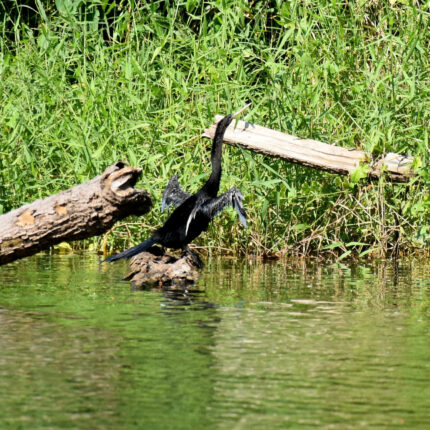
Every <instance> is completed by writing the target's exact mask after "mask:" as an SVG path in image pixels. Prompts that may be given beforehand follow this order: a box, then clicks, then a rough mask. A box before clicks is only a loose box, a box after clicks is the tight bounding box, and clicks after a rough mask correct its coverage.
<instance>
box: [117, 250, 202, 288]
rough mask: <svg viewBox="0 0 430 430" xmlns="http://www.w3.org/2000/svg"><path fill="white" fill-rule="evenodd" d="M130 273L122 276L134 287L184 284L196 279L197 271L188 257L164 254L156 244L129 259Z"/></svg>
mask: <svg viewBox="0 0 430 430" xmlns="http://www.w3.org/2000/svg"><path fill="white" fill-rule="evenodd" d="M130 267H131V273H130V274H129V275H128V276H127V277H126V278H124V279H125V280H126V281H131V283H132V284H133V286H134V287H136V288H141V287H143V286H153V285H157V286H163V285H184V284H190V283H193V282H194V281H196V280H197V279H198V277H199V273H198V271H197V269H196V267H195V266H194V264H193V263H192V261H190V259H189V258H188V257H187V256H185V257H181V258H178V257H174V256H173V255H170V254H164V253H163V252H162V250H161V249H160V248H159V247H158V246H153V247H151V248H150V249H149V250H148V251H145V252H142V253H140V254H138V255H136V256H135V257H133V258H132V259H131V261H130Z"/></svg>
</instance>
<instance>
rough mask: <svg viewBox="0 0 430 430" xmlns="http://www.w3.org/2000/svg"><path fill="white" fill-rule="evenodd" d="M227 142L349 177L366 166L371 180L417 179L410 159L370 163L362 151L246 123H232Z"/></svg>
mask: <svg viewBox="0 0 430 430" xmlns="http://www.w3.org/2000/svg"><path fill="white" fill-rule="evenodd" d="M220 119H222V115H217V116H216V122H218V121H219V120H220ZM215 129H216V123H215V124H214V125H212V126H211V127H210V128H209V129H207V130H205V132H204V134H203V137H208V138H211V139H212V138H213V136H214V134H215ZM224 141H225V142H227V143H230V144H235V143H236V144H238V145H240V146H241V147H243V148H245V149H249V150H251V151H254V152H258V153H261V154H265V155H269V156H271V157H276V158H281V159H283V160H286V161H290V162H292V163H297V164H301V165H303V166H309V167H313V168H316V169H320V170H325V171H328V172H332V173H337V174H342V175H348V174H350V173H351V172H353V171H354V170H355V169H356V168H357V167H359V166H360V164H362V163H367V164H368V165H369V176H370V177H371V178H378V177H379V176H381V174H382V172H385V174H386V175H387V178H388V179H389V180H391V181H393V182H407V181H408V179H409V178H410V177H412V176H414V172H413V170H412V168H411V165H412V162H413V157H411V156H405V155H400V154H394V153H392V152H390V153H388V154H386V155H385V156H384V157H383V158H381V159H379V160H377V161H374V162H371V161H370V160H371V157H370V155H369V154H367V153H366V152H364V151H361V150H357V149H351V148H342V147H340V146H334V145H329V144H327V143H323V142H319V141H317V140H312V139H301V138H299V137H296V136H292V135H289V134H286V133H282V132H280V131H275V130H271V129H270V128H266V127H262V126H260V125H256V124H252V123H248V122H244V121H238V122H237V125H235V123H234V122H232V123H231V124H230V126H229V127H228V128H227V131H226V133H225V135H224Z"/></svg>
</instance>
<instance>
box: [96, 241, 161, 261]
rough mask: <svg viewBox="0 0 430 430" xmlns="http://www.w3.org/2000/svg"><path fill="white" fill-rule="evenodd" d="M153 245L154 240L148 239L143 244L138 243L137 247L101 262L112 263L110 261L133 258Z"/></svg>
mask: <svg viewBox="0 0 430 430" xmlns="http://www.w3.org/2000/svg"><path fill="white" fill-rule="evenodd" d="M154 243H155V240H154V239H152V238H149V239H147V240H145V241H144V242H142V243H139V245H136V246H133V247H132V248H129V249H126V250H125V251H122V252H120V253H119V254H114V255H111V256H110V257H108V258H106V259H105V260H103V261H102V263H104V262H108V263H112V261H117V260H122V259H123V258H131V257H134V256H135V255H137V254H140V253H141V252H143V251H146V250H147V249H148V248H150V247H151V246H152V245H154Z"/></svg>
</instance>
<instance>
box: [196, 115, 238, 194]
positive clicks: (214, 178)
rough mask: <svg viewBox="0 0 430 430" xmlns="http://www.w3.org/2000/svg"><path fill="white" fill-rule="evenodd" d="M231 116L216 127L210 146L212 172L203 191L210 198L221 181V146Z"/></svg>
mask: <svg viewBox="0 0 430 430" xmlns="http://www.w3.org/2000/svg"><path fill="white" fill-rule="evenodd" d="M232 120H233V117H232V115H227V116H225V117H224V118H223V119H222V120H221V121H220V122H219V123H218V125H217V128H216V131H215V136H214V139H213V144H212V151H211V162H212V172H211V175H210V176H209V179H208V181H207V182H206V184H205V186H204V187H203V189H204V190H205V192H206V193H207V194H209V195H210V196H211V197H216V196H217V194H218V190H219V184H220V181H221V173H222V168H221V156H222V144H223V140H224V134H225V130H226V129H227V127H228V126H229V125H230V123H231V122H232Z"/></svg>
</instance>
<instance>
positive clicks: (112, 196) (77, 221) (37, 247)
mask: <svg viewBox="0 0 430 430" xmlns="http://www.w3.org/2000/svg"><path fill="white" fill-rule="evenodd" d="M140 174H141V169H136V168H133V167H129V166H126V165H125V164H124V163H122V162H118V163H116V164H114V165H113V166H110V167H108V168H107V169H106V170H105V172H104V173H103V174H102V175H100V176H97V177H95V178H93V179H92V180H90V181H88V182H86V183H84V184H81V185H77V186H75V187H73V188H71V189H69V190H66V191H62V192H60V193H58V194H55V195H52V196H50V197H47V198H45V199H41V200H36V201H34V202H33V203H30V204H27V205H25V206H22V207H20V208H19V209H15V210H13V211H11V212H8V213H6V214H5V215H1V216H0V265H1V264H5V263H9V262H11V261H14V260H17V259H18V258H23V257H27V256H29V255H33V254H35V253H37V252H39V251H41V250H43V249H47V248H49V247H50V246H52V245H55V244H57V243H60V242H62V241H71V240H78V239H85V238H88V237H91V236H96V235H99V234H102V233H104V232H106V231H107V230H108V229H109V228H111V227H112V226H113V224H114V223H115V222H116V221H118V220H120V219H122V218H125V217H127V216H129V215H143V214H144V213H146V212H148V211H149V209H150V207H151V205H152V202H151V198H150V196H149V194H148V193H147V192H146V191H145V190H136V189H135V188H133V187H134V185H135V184H136V181H137V179H138V178H139V176H140Z"/></svg>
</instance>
